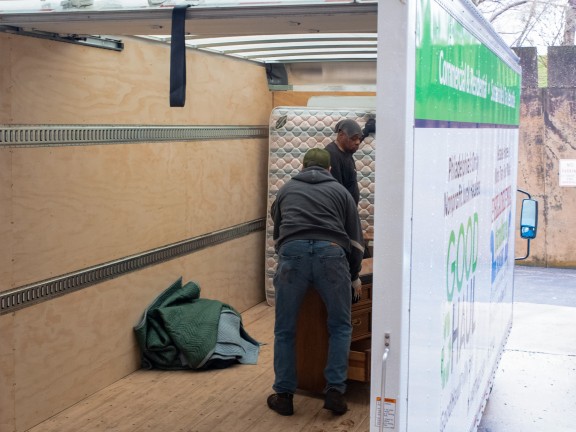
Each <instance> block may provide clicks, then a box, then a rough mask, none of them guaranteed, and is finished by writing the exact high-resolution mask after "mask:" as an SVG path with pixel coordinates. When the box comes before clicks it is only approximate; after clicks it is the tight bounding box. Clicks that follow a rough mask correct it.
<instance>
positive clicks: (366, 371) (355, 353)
mask: <svg viewBox="0 0 576 432" xmlns="http://www.w3.org/2000/svg"><path fill="white" fill-rule="evenodd" d="M371 342H372V339H364V340H360V341H357V342H352V344H350V355H349V356H348V379H350V380H354V381H362V382H369V381H370V361H371V355H370V354H371V351H370V345H371Z"/></svg>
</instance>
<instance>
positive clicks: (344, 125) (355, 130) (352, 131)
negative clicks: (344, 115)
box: [334, 119, 362, 137]
mask: <svg viewBox="0 0 576 432" xmlns="http://www.w3.org/2000/svg"><path fill="white" fill-rule="evenodd" d="M334 130H335V131H336V133H338V132H340V131H343V132H344V133H345V134H346V135H348V136H349V137H351V136H354V135H359V136H362V128H360V125H359V124H358V123H356V122H355V121H354V120H352V119H345V120H340V121H339V122H338V123H336V127H335V128H334Z"/></svg>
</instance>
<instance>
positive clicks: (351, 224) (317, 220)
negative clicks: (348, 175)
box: [271, 166, 364, 280]
mask: <svg viewBox="0 0 576 432" xmlns="http://www.w3.org/2000/svg"><path fill="white" fill-rule="evenodd" d="M271 215H272V219H273V220H274V234H273V239H274V241H275V242H276V251H278V249H279V248H280V246H281V245H282V243H284V242H287V241H290V240H325V241H330V242H334V243H336V244H338V245H340V246H342V248H344V250H345V251H346V256H347V258H348V263H349V264H350V275H351V280H355V279H356V278H358V275H359V273H360V270H361V268H362V257H363V255H364V237H363V235H362V225H361V223H360V218H359V216H358V208H357V207H356V203H355V202H354V199H353V198H352V196H351V195H350V193H348V191H347V190H346V188H345V187H344V186H342V185H341V184H340V183H338V181H336V179H335V178H334V177H332V175H331V174H330V172H329V171H328V170H326V169H324V168H321V167H317V166H312V167H309V168H305V169H303V170H302V171H301V172H300V173H298V174H297V175H296V176H294V177H293V178H292V179H291V180H290V181H289V182H288V183H286V184H285V185H284V186H282V187H281V188H280V190H279V191H278V195H277V196H276V201H274V203H273V204H272V208H271Z"/></svg>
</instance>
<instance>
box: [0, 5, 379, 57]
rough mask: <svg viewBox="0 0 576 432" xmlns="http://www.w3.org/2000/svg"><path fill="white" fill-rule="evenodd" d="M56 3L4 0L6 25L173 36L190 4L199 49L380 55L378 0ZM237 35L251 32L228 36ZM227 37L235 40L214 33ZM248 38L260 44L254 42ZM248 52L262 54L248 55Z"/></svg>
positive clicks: (188, 27) (189, 33)
mask: <svg viewBox="0 0 576 432" xmlns="http://www.w3.org/2000/svg"><path fill="white" fill-rule="evenodd" d="M55 3H56V2H50V1H32V0H31V1H18V2H12V1H0V26H4V27H5V28H19V29H22V30H24V31H39V32H47V33H54V34H60V35H63V34H65V35H115V36H122V35H145V36H150V37H156V38H158V39H160V40H162V41H165V42H169V41H170V37H169V35H170V30H171V22H172V10H173V6H175V5H176V4H190V5H191V6H190V7H189V8H188V10H187V11H186V23H185V33H186V38H187V45H188V46H190V47H192V48H198V49H203V48H206V47H207V48H206V49H208V50H213V51H218V48H217V46H226V47H228V48H227V49H226V50H220V52H223V53H227V52H225V51H231V53H232V55H235V56H237V57H243V58H247V59H251V60H255V61H261V62H264V61H263V60H261V58H262V57H270V56H269V55H268V54H271V52H270V51H274V50H276V51H277V50H278V49H284V50H286V49H289V52H287V53H285V54H283V55H281V56H280V59H282V58H284V57H283V56H287V57H288V59H289V61H294V60H296V61H297V60H298V58H299V56H302V57H303V58H304V59H305V60H309V61H318V60H322V61H324V60H330V59H337V60H340V61H342V60H345V61H346V60H360V61H362V60H364V61H366V60H372V61H375V59H376V32H377V2H374V1H369V2H360V3H358V2H350V1H335V2H334V1H330V2H326V1H307V2H303V1H301V2H298V3H295V2H287V1H283V2H282V1H277V2H275V4H266V3H267V2H251V3H250V5H243V4H242V3H240V2H234V3H235V5H231V2H226V3H224V2H222V1H218V0H212V1H202V2H198V1H196V2H183V1H179V2H168V1H166V2H162V3H161V4H158V5H157V6H149V3H150V4H156V3H160V2H158V1H157V0H149V1H146V0H124V1H116V2H110V1H107V2H105V1H100V2H99V1H98V0H94V1H88V2H87V3H92V5H89V6H84V7H68V8H63V7H62V6H60V3H59V5H58V7H56V6H54V7H53V5H54V4H55ZM63 3H64V4H65V2H63ZM69 3H70V4H71V3H74V2H69ZM76 3H82V2H76ZM140 3H141V4H140ZM268 3H270V2H268ZM106 6H107V7H106ZM111 6H112V7H111ZM114 6H115V7H114ZM52 7H53V8H52ZM290 35H294V38H291V37H290ZM238 36H243V37H247V38H246V39H236V40H231V39H229V38H230V37H238ZM323 36H324V37H323ZM220 37H226V38H228V39H225V40H222V41H218V40H217V39H215V38H220ZM194 40H198V42H194ZM247 44H248V45H250V44H256V45H255V46H254V47H253V48H250V47H246V45H247ZM272 44H274V45H272ZM231 45H236V47H232V46H231ZM237 45H244V46H243V47H238V46H237ZM282 46H283V47H284V48H282ZM242 51H248V52H252V51H256V54H253V55H246V54H243V53H242ZM266 51H268V52H266ZM280 61H281V60H280ZM270 62H279V60H278V56H277V57H276V59H275V58H273V57H272V58H270Z"/></svg>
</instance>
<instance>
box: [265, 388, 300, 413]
mask: <svg viewBox="0 0 576 432" xmlns="http://www.w3.org/2000/svg"><path fill="white" fill-rule="evenodd" d="M293 398H294V395H293V394H292V393H274V394H271V395H270V396H268V407H269V408H270V409H271V410H274V411H276V412H277V413H278V414H280V415H283V416H291V415H292V414H294V405H293V403H292V399H293Z"/></svg>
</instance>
